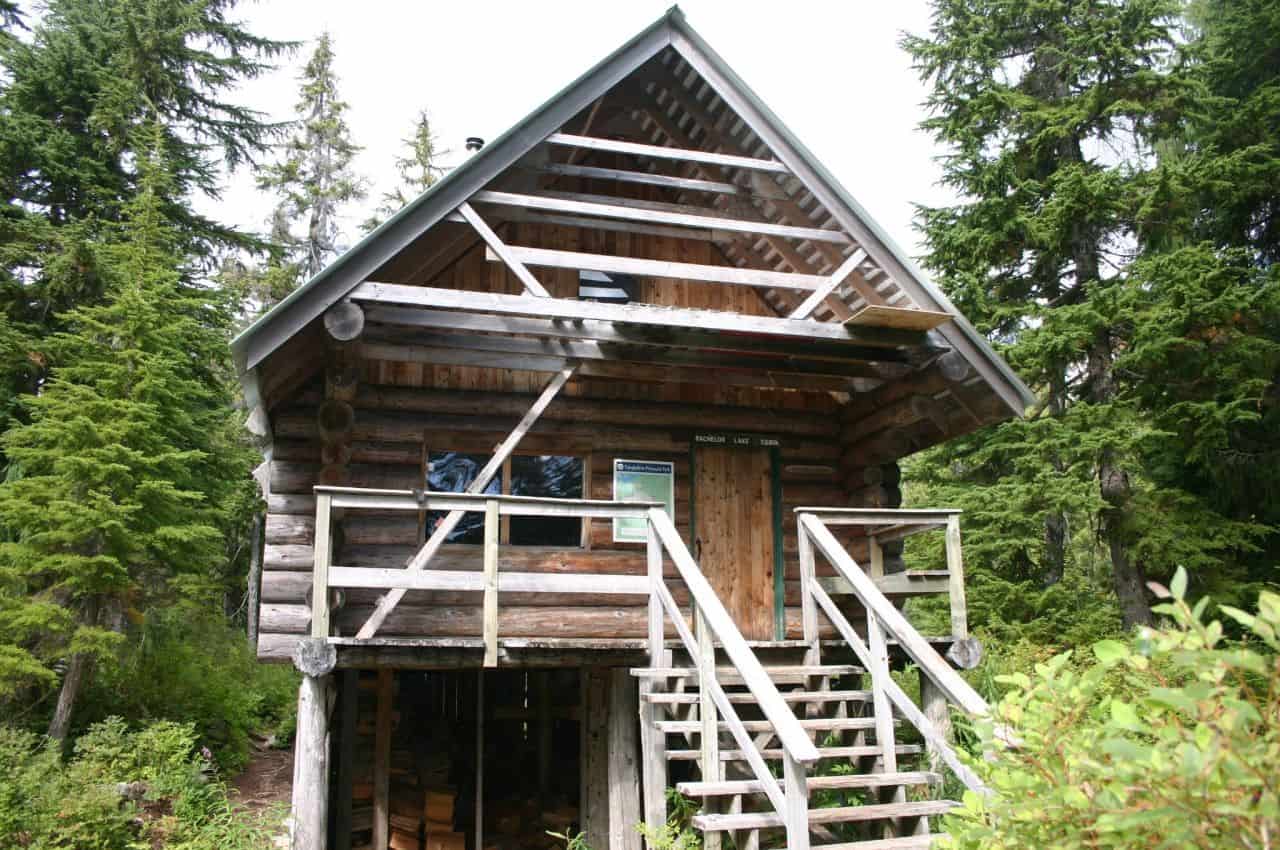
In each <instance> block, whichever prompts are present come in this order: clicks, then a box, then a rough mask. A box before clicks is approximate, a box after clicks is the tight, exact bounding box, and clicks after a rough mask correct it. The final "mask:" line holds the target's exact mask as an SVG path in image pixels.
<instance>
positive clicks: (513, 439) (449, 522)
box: [356, 367, 574, 638]
mask: <svg viewBox="0 0 1280 850" xmlns="http://www.w3.org/2000/svg"><path fill="white" fill-rule="evenodd" d="M573 371H574V369H573V367H569V368H567V369H564V370H563V371H561V372H558V373H557V374H556V376H555V377H554V378H552V379H551V381H550V382H548V384H547V386H546V388H544V389H543V391H542V394H541V395H539V396H538V398H537V399H536V400H535V401H534V403H533V405H532V406H531V407H530V408H529V410H528V412H527V413H525V415H524V417H523V418H522V419H521V420H520V422H519V423H518V424H517V425H516V427H515V429H514V430H512V432H511V433H510V434H509V435H508V436H507V438H506V439H505V440H503V441H502V443H501V444H500V445H498V446H497V447H495V448H494V451H493V456H492V457H490V458H489V461H488V462H487V463H486V464H485V465H484V467H483V468H482V469H481V470H480V471H479V472H478V473H477V474H476V477H475V479H474V480H473V481H472V482H471V484H470V486H468V488H467V492H468V493H471V494H473V495H474V494H479V493H483V492H484V490H485V488H487V487H488V486H489V482H490V481H492V480H493V476H494V475H496V474H497V472H498V470H499V469H501V468H502V464H503V463H505V462H506V460H507V458H508V457H509V456H510V455H511V453H512V452H513V451H515V448H516V446H518V445H519V444H520V440H521V439H522V438H523V437H524V435H525V434H526V433H528V431H529V429H530V428H531V427H533V423H534V422H536V421H537V420H538V417H539V416H541V415H542V411H543V410H545V409H546V408H547V405H549V404H551V401H552V399H554V398H555V397H556V395H557V394H558V393H559V392H560V390H561V389H562V388H563V387H564V385H565V384H567V383H568V382H569V379H570V378H571V377H572V376H573ZM463 513H464V512H463V511H460V510H454V511H450V512H449V513H448V514H446V515H445V516H444V518H443V519H442V520H441V521H440V523H439V525H437V526H436V529H435V531H434V532H432V534H431V537H430V539H428V540H427V542H426V543H425V544H424V545H423V546H422V548H421V549H420V550H418V553H417V554H416V555H414V557H413V559H412V560H410V561H409V563H408V565H406V567H405V569H406V570H411V571H416V570H421V569H423V568H425V567H426V566H427V564H428V563H430V561H431V558H432V557H433V556H434V555H435V553H436V551H437V550H439V548H440V547H441V546H442V545H443V544H444V541H445V540H447V539H448V537H449V534H450V533H452V531H453V530H454V529H455V528H457V526H458V523H459V522H461V521H462V516H463ZM404 594H405V591H404V590H403V589H395V590H392V591H390V592H389V593H387V595H386V596H384V597H383V599H382V602H380V603H379V604H378V607H377V608H376V609H375V610H374V612H373V615H372V616H370V617H369V619H368V620H367V621H366V622H365V624H364V625H363V626H361V627H360V631H359V632H358V633H357V634H356V636H357V637H361V638H370V637H373V635H374V634H375V633H376V632H377V631H378V627H379V626H381V625H382V622H383V621H384V620H385V619H386V618H387V615H388V614H390V613H391V611H392V609H394V608H395V607H396V605H397V604H399V602H400V600H401V599H403V598H404Z"/></svg>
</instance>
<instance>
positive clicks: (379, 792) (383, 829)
mask: <svg viewBox="0 0 1280 850" xmlns="http://www.w3.org/2000/svg"><path fill="white" fill-rule="evenodd" d="M394 696H395V673H394V671H391V670H379V671H378V691H377V705H376V708H375V714H374V724H373V850H387V844H388V841H389V840H390V837H391V808H390V793H391V712H392V705H391V703H392V700H393V699H394Z"/></svg>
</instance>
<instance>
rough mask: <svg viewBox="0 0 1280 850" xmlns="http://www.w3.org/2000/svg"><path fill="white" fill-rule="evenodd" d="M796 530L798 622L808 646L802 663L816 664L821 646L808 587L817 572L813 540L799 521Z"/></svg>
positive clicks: (811, 595)
mask: <svg viewBox="0 0 1280 850" xmlns="http://www.w3.org/2000/svg"><path fill="white" fill-rule="evenodd" d="M796 530H797V531H798V532H799V545H800V623H801V627H802V629H803V631H804V642H805V643H806V644H807V645H808V647H809V648H808V650H806V652H805V660H804V663H805V664H807V665H816V664H819V663H820V661H819V658H820V657H821V655H820V653H821V648H820V645H819V643H818V606H817V603H815V602H814V599H813V592H812V590H811V589H810V588H811V587H812V585H813V581H814V576H815V575H816V574H817V569H816V566H815V564H814V557H813V541H811V540H810V539H809V532H808V531H806V530H805V528H804V525H802V524H801V523H798V522H797V523H796Z"/></svg>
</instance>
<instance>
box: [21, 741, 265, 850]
mask: <svg viewBox="0 0 1280 850" xmlns="http://www.w3.org/2000/svg"><path fill="white" fill-rule="evenodd" d="M196 741H197V738H196V732H195V729H194V728H193V727H192V726H190V725H188V724H180V723H171V722H159V723H153V724H151V725H150V726H147V727H145V728H143V729H141V730H138V731H130V730H129V729H128V727H127V726H126V725H125V723H124V721H123V720H121V719H119V718H109V719H108V720H105V721H103V722H102V723H98V724H96V725H94V726H93V727H91V728H90V729H89V730H88V731H87V732H86V733H85V734H84V735H82V736H81V737H80V739H79V740H77V741H76V745H75V750H74V754H73V756H72V757H71V759H70V760H69V761H67V762H66V763H65V764H64V763H63V762H62V761H61V759H60V758H59V757H58V754H57V752H56V751H55V749H54V748H53V747H51V746H48V745H46V743H45V739H43V738H41V737H40V736H37V735H35V734H33V733H30V732H24V731H19V730H15V729H12V728H10V727H4V726H0V847H4V848H15V850H17V848H22V850H55V848H57V849H58V850H63V849H64V848H74V850H136V848H140V847H147V846H156V847H159V846H163V847H166V848H170V850H215V848H217V850H242V848H243V850H247V848H263V847H267V846H268V844H269V840H270V833H271V831H272V829H271V827H272V826H273V824H272V823H271V820H270V818H267V819H263V818H258V817H255V816H252V815H248V814H246V813H241V812H237V811H235V810H234V809H233V808H232V806H231V804H230V802H229V801H228V799H227V795H226V790H225V787H224V786H223V785H222V783H221V782H219V781H217V778H216V772H215V769H214V767H213V764H212V762H211V761H210V759H209V757H208V753H207V751H204V750H197V748H196Z"/></svg>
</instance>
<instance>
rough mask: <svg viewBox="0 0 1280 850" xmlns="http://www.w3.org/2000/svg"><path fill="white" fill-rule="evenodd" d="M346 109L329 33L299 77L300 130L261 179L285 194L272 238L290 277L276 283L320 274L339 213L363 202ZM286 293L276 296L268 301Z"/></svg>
mask: <svg viewBox="0 0 1280 850" xmlns="http://www.w3.org/2000/svg"><path fill="white" fill-rule="evenodd" d="M347 108H348V106H347V103H346V102H345V101H343V100H342V98H341V97H339V95H338V76H337V73H336V71H335V69H334V52H333V39H332V38H331V37H330V35H329V33H327V32H326V33H323V34H322V35H321V36H320V38H319V40H318V41H317V42H316V47H315V51H314V52H313V53H312V54H311V57H310V59H309V60H308V61H307V64H306V66H305V67H304V68H303V71H302V76H301V86H300V88H299V100H298V103H297V111H298V116H299V117H298V128H297V130H296V131H295V132H294V134H293V135H292V136H291V137H290V139H289V140H288V141H287V142H286V143H285V145H284V157H283V159H282V160H281V161H279V162H278V163H276V164H274V165H272V166H270V167H269V168H268V169H267V170H266V171H265V173H264V174H263V176H262V178H261V179H260V180H259V186H260V188H262V189H266V190H268V191H271V192H274V193H276V194H278V195H279V196H280V202H279V205H278V206H277V207H276V210H275V213H274V215H273V218H272V232H273V241H274V242H276V244H277V245H279V246H281V248H282V249H283V252H282V253H283V255H284V257H283V260H281V261H279V262H278V263H277V266H282V267H283V268H284V269H285V270H286V273H285V274H279V269H278V268H277V269H276V270H275V271H276V274H275V275H274V277H275V279H284V280H289V279H291V283H292V284H293V285H295V286H296V285H297V284H298V283H302V282H303V281H305V280H308V279H310V278H311V277H312V276H313V275H315V274H316V273H317V272H319V271H320V270H321V269H323V268H324V267H325V266H326V265H327V264H328V263H329V261H330V260H332V259H333V258H334V257H335V256H337V254H338V251H339V234H340V227H339V215H340V213H341V210H342V207H343V206H344V205H345V204H349V203H351V202H353V201H358V200H360V199H361V198H363V197H364V196H365V188H364V180H363V179H362V178H360V177H359V176H357V175H356V174H355V172H354V171H353V170H352V168H351V162H352V160H353V159H354V158H355V155H356V154H357V153H359V151H360V148H359V146H357V145H356V144H355V143H354V142H353V141H352V139H351V131H350V129H349V128H348V127H347V123H346V112H347ZM298 225H301V227H299V226H298ZM299 231H301V235H297V234H298V232H299ZM290 288H292V287H290ZM287 294H288V292H287V291H284V292H281V291H278V290H277V291H273V292H270V293H268V299H267V300H278V299H279V298H282V297H283V296H284V295H287Z"/></svg>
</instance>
